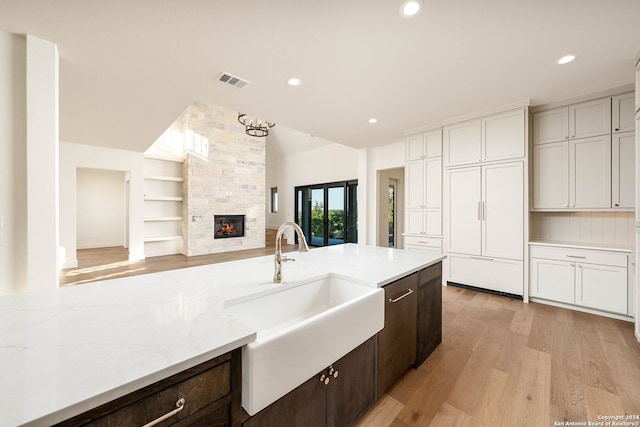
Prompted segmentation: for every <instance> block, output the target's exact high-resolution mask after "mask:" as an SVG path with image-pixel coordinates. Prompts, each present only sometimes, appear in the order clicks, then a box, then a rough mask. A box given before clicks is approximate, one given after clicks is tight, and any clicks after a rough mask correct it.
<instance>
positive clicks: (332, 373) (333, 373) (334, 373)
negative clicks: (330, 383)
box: [329, 368, 339, 378]
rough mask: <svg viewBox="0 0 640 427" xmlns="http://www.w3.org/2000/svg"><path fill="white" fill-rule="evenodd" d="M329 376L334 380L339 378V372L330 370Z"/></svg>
mask: <svg viewBox="0 0 640 427" xmlns="http://www.w3.org/2000/svg"><path fill="white" fill-rule="evenodd" d="M329 375H330V376H332V377H333V378H338V375H339V372H338V371H336V370H335V369H333V368H329Z"/></svg>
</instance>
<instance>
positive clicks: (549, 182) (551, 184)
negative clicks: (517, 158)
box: [533, 142, 569, 209]
mask: <svg viewBox="0 0 640 427" xmlns="http://www.w3.org/2000/svg"><path fill="white" fill-rule="evenodd" d="M533 207H534V209H558V208H567V207H569V145H568V143H567V142H555V143H552V144H542V145H535V146H534V147H533Z"/></svg>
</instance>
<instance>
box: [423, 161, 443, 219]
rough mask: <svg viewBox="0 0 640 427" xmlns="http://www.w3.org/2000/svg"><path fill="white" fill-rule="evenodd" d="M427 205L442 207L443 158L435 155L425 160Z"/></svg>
mask: <svg viewBox="0 0 640 427" xmlns="http://www.w3.org/2000/svg"><path fill="white" fill-rule="evenodd" d="M424 166H425V176H426V188H425V190H426V191H425V203H424V204H425V207H427V208H440V207H442V158H441V157H433V158H430V159H427V160H425V163H424Z"/></svg>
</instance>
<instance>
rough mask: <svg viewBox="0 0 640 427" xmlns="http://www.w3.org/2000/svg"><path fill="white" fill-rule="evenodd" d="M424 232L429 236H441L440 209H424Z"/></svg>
mask: <svg viewBox="0 0 640 427" xmlns="http://www.w3.org/2000/svg"><path fill="white" fill-rule="evenodd" d="M423 223H424V232H425V234H429V235H431V236H442V211H441V210H440V209H424V219H423Z"/></svg>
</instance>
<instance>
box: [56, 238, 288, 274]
mask: <svg viewBox="0 0 640 427" xmlns="http://www.w3.org/2000/svg"><path fill="white" fill-rule="evenodd" d="M275 237H276V231H275V230H267V231H266V237H265V247H264V248H257V249H246V250H241V251H233V252H223V253H218V254H211V255H199V256H192V257H187V256H184V255H179V254H178V255H167V256H158V257H151V258H147V259H144V260H142V261H128V257H129V253H128V251H127V249H125V248H124V247H113V248H98V249H80V250H78V251H77V252H76V256H77V258H78V267H76V268H67V269H64V270H61V272H60V275H59V281H60V286H71V285H80V284H82V283H88V282H95V281H97V280H108V279H115V278H120V277H127V276H135V275H138V274H146V273H156V272H159V271H167V270H175V269H178V268H186V267H195V266H198V265H206V264H216V263H220V262H227V261H233V260H236V259H245V258H253V257H258V256H264V255H273V253H274V251H275ZM297 248H298V247H297V246H296V245H288V244H285V242H283V244H282V250H283V252H290V251H294V250H296V249H297Z"/></svg>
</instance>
